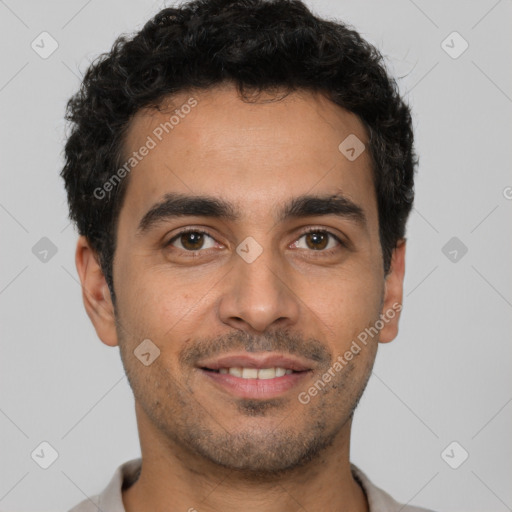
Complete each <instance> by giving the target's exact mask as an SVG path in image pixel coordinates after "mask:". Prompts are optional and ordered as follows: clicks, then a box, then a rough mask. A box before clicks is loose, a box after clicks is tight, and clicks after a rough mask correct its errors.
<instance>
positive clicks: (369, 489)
mask: <svg viewBox="0 0 512 512" xmlns="http://www.w3.org/2000/svg"><path fill="white" fill-rule="evenodd" d="M141 466H142V459H141V458H139V459H132V460H130V461H128V462H125V463H124V464H121V466H119V467H118V468H117V470H116V472H115V473H114V476H113V477H112V479H111V480H110V483H109V484H108V485H107V487H106V488H105V490H104V491H103V492H102V493H101V494H98V495H96V496H93V497H91V498H88V499H86V500H84V501H82V502H80V503H79V504H78V505H76V506H75V507H73V508H72V509H71V510H69V512H126V510H125V508H124V504H123V498H122V490H123V489H127V488H128V487H130V486H131V485H132V484H133V483H134V482H135V481H136V480H137V478H138V477H139V473H140V469H141ZM351 469H352V475H353V476H354V478H355V479H356V481H357V482H358V483H359V485H360V486H361V488H362V489H363V491H364V492H365V494H366V498H367V499H368V503H369V506H370V512H432V511H431V510H430V511H429V510H427V509H425V508H418V507H413V506H410V505H401V504H400V503H397V502H396V501H395V500H394V499H393V498H392V497H391V496H390V495H389V494H387V493H386V492H384V491H383V490H382V489H379V488H378V487H376V486H375V485H373V484H372V483H371V482H370V480H369V479H368V477H367V476H366V475H365V474H364V473H363V472H362V471H361V470H360V469H358V468H357V467H356V466H354V465H353V464H352V465H351Z"/></svg>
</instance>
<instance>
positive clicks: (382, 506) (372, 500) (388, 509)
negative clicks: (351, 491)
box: [351, 464, 434, 512]
mask: <svg viewBox="0 0 512 512" xmlns="http://www.w3.org/2000/svg"><path fill="white" fill-rule="evenodd" d="M351 469H352V475H353V476H354V478H355V480H356V481H357V482H358V483H359V485H360V486H361V487H362V489H363V490H364V492H365V494H366V497H367V499H368V504H369V506H370V512H434V511H433V510H430V509H426V508H421V507H416V506H413V505H407V504H401V503H398V502H397V501H395V500H394V499H393V498H392V497H391V496H390V495H389V494H388V493H387V492H385V491H383V490H382V489H380V488H379V487H377V486H376V485H374V484H373V483H372V482H371V481H370V479H369V478H368V477H367V476H366V474H365V473H363V472H362V471H361V470H360V469H359V468H358V467H356V466H354V465H353V464H351Z"/></svg>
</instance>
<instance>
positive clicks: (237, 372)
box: [228, 366, 242, 377]
mask: <svg viewBox="0 0 512 512" xmlns="http://www.w3.org/2000/svg"><path fill="white" fill-rule="evenodd" d="M228 371H229V374H230V375H234V376H235V377H241V376H242V368H239V367H238V366H235V367H233V368H229V370H228Z"/></svg>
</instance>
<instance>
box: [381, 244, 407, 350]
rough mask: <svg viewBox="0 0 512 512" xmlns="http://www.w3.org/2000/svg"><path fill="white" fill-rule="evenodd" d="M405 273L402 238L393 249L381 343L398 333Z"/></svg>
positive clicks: (382, 312)
mask: <svg viewBox="0 0 512 512" xmlns="http://www.w3.org/2000/svg"><path fill="white" fill-rule="evenodd" d="M404 275H405V239H401V240H399V241H398V243H397V244H396V247H395V248H394V249H393V255H392V258H391V265H390V269H389V273H388V275H387V276H386V281H385V291H384V301H383V306H382V311H381V320H382V322H383V324H384V326H383V327H382V329H381V331H380V334H379V341H380V342H381V343H389V342H390V341H393V340H394V339H395V338H396V336H397V334H398V324H399V320H400V312H401V310H402V300H403V284H404Z"/></svg>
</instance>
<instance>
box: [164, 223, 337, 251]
mask: <svg viewBox="0 0 512 512" xmlns="http://www.w3.org/2000/svg"><path fill="white" fill-rule="evenodd" d="M186 233H199V234H202V235H206V236H209V237H210V238H212V239H213V240H215V238H214V237H213V236H212V235H210V233H208V232H207V231H204V230H202V229H198V228H193V227H192V228H186V229H183V230H181V231H180V232H179V233H177V234H176V235H174V236H173V237H172V238H171V239H170V240H169V241H168V242H167V243H165V247H166V248H167V247H172V243H173V242H174V241H175V240H177V239H178V238H179V237H180V236H181V235H184V234H186ZM309 233H325V234H327V235H329V236H331V237H332V238H334V239H335V240H336V242H338V244H339V245H340V246H341V247H345V248H346V247H347V244H346V243H345V242H344V241H343V240H341V239H340V237H338V236H337V235H335V234H334V233H331V232H330V231H328V230H326V229H324V228H319V227H312V228H308V229H307V230H305V231H303V232H301V233H300V235H299V237H298V238H297V240H299V239H300V238H302V237H303V236H304V235H308V234H309ZM174 249H177V250H179V251H182V252H184V253H185V254H187V255H188V257H191V258H198V257H200V254H201V253H205V252H207V251H208V249H206V250H205V249H198V250H196V251H187V250H183V249H179V248H176V247H175V248H174ZM337 250H339V247H338V246H337V247H334V248H331V249H327V250H323V251H322V250H320V251H314V250H312V249H311V250H309V251H307V252H310V253H320V254H327V255H331V254H333V253H335V252H336V251H337Z"/></svg>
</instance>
